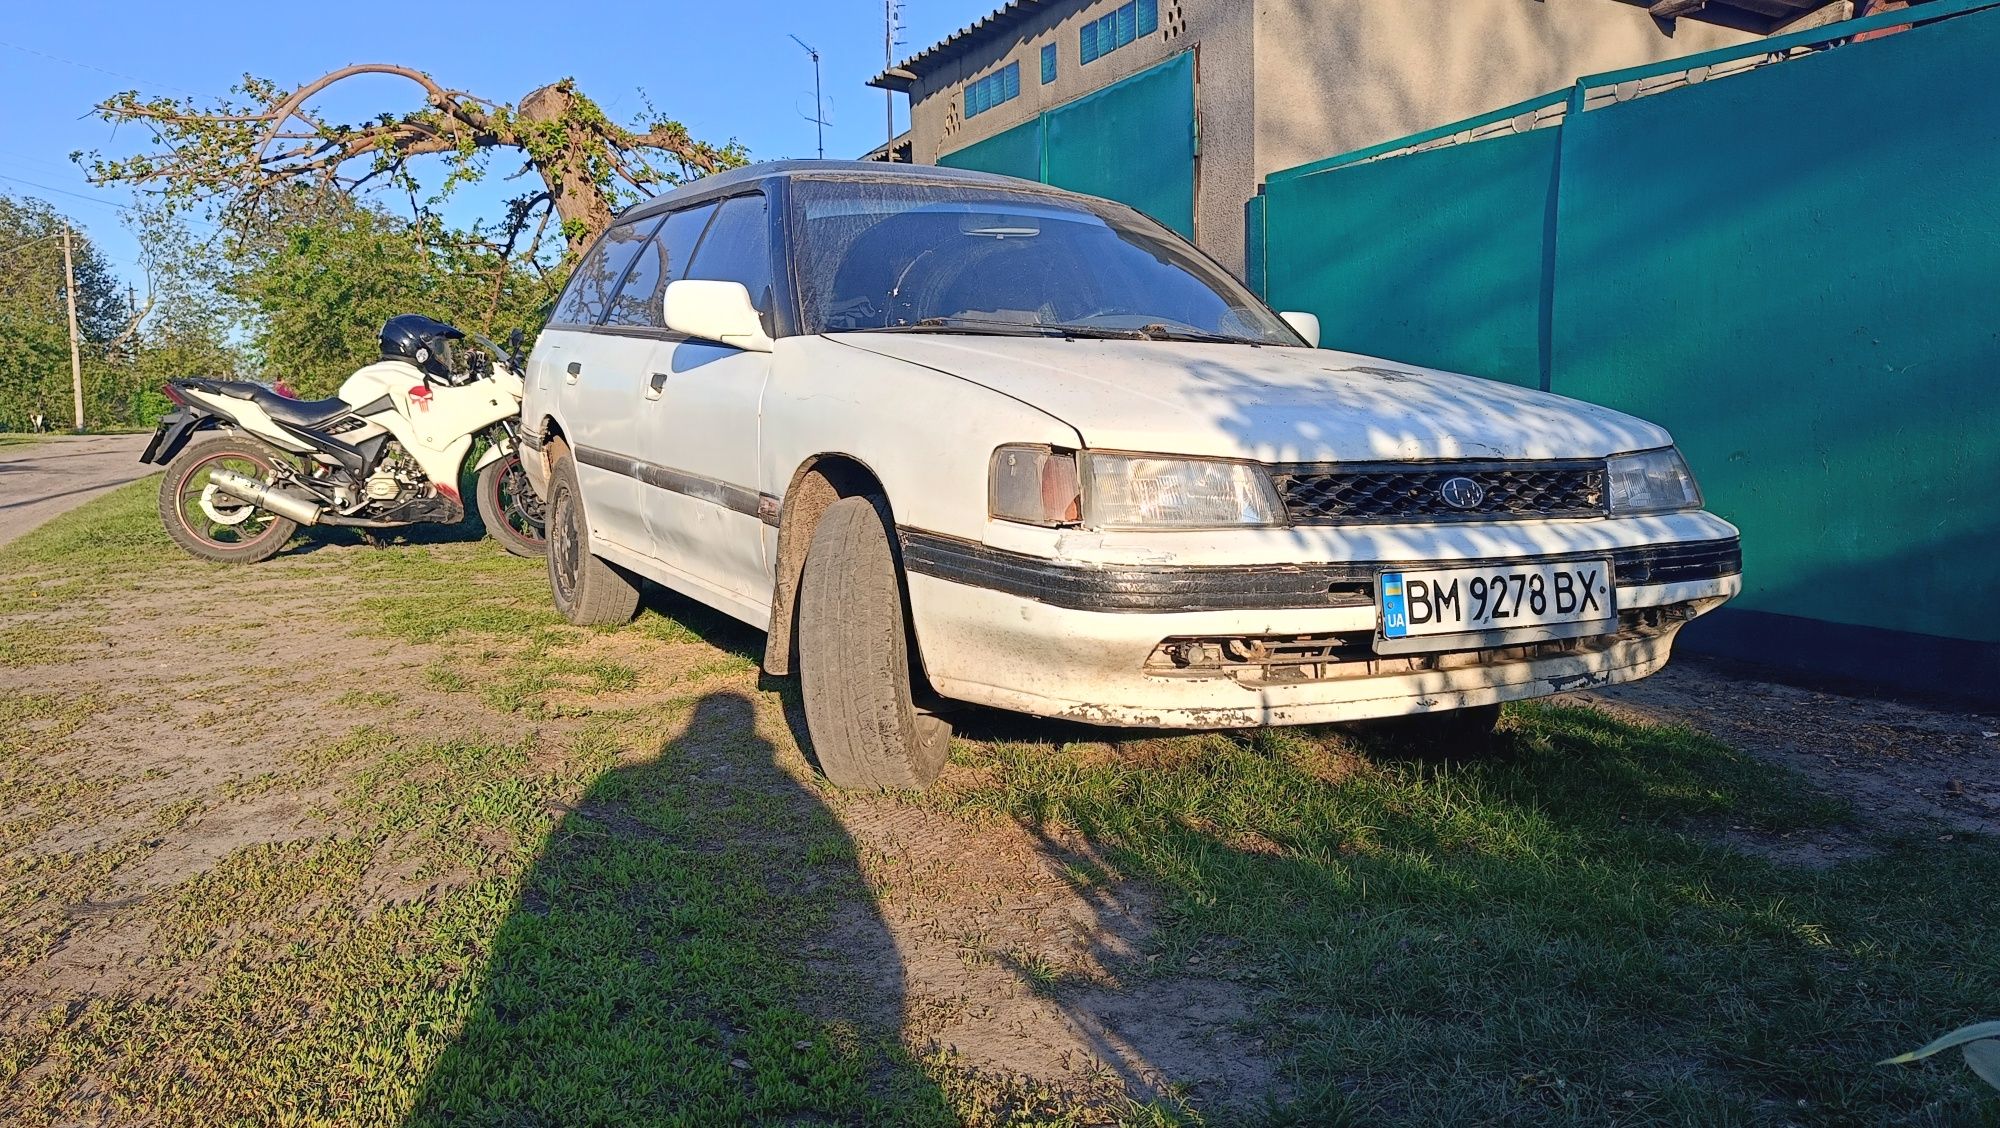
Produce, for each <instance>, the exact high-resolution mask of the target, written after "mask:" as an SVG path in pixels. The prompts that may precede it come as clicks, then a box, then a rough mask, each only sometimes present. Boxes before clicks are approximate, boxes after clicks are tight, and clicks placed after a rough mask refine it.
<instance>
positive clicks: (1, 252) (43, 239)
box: [0, 231, 62, 255]
mask: <svg viewBox="0 0 2000 1128" xmlns="http://www.w3.org/2000/svg"><path fill="white" fill-rule="evenodd" d="M60 238H62V233H61V232H60V231H58V232H57V233H55V234H54V235H44V236H42V237H41V238H39V239H30V240H28V241H27V242H25V243H16V244H14V245H13V246H11V247H7V248H5V249H0V255H11V254H13V253H14V252H15V251H18V250H20V249H21V248H23V247H32V246H34V245H35V244H36V243H46V242H48V241H49V240H50V239H60Z"/></svg>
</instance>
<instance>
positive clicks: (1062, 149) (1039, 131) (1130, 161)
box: [938, 51, 1195, 237]
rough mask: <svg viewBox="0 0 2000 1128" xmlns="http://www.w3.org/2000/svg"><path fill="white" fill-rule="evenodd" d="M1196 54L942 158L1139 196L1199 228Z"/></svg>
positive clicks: (1149, 208) (1140, 203)
mask: <svg viewBox="0 0 2000 1128" xmlns="http://www.w3.org/2000/svg"><path fill="white" fill-rule="evenodd" d="M1194 157H1195V117H1194V53H1193V52H1191V51H1184V52H1182V53H1181V54H1179V55H1176V56H1174V57H1173V58H1171V59H1168V60H1167V61H1166V62H1163V63H1159V64H1157V65H1155V66H1152V67H1148V68H1147V69H1145V70H1143V71H1140V72H1139V73H1137V74H1134V75H1131V76H1129V77H1126V78H1123V79H1120V80H1119V81H1117V82H1115V83H1112V84H1111V85H1110V86H1107V87H1105V88H1104V89H1102V90H1098V91H1095V92H1093V93H1091V94H1087V95H1085V96H1083V97H1081V98H1078V99H1076V100H1075V101H1071V102H1065V103H1063V104H1062V105H1060V106H1057V107H1055V108H1054V109H1052V110H1048V111H1046V112H1044V113H1042V114H1040V115H1038V116H1037V117H1036V118H1035V120H1033V121H1029V122H1024V123H1022V124H1021V125H1017V126H1015V127H1014V128H1012V129H1010V130H1008V131H1006V132H1005V133H1000V134H997V135H995V136H992V137H989V138H986V139H985V140H983V141H979V142H975V143H974V144H971V145H968V146H966V147H965V148H963V149H958V150H955V151H953V152H950V153H945V154H943V155H942V156H940V157H938V163H939V164H941V165H949V166H951V167H953V168H970V169H978V170H980V171H982V172H997V173H1000V174H1002V175H1005V176H1018V177H1021V178H1022V179H1024V180H1039V181H1041V182H1043V183H1045V184H1053V185H1056V186H1057V187H1059V188H1068V189H1070V190H1072V191H1076V192H1087V193H1089V194H1091V195H1093V196H1103V197H1105V198H1107V199H1112V200H1117V201H1119V202H1121V203H1126V204H1130V205H1132V206H1133V207H1135V208H1137V209H1139V210H1140V211H1142V212H1145V213H1146V214H1147V215H1149V216H1152V217H1153V218H1154V219H1156V220H1159V221H1160V222H1161V223H1163V224H1166V225H1167V226H1168V227H1171V228H1173V229H1174V230H1175V231H1178V232H1180V233H1181V234H1182V235H1186V236H1189V237H1192V236H1193V234H1194Z"/></svg>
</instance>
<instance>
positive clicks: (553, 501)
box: [548, 443, 639, 627]
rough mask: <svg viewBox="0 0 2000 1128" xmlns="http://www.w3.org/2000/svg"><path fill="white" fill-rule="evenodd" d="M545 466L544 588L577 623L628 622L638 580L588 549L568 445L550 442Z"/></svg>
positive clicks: (634, 607) (633, 609)
mask: <svg viewBox="0 0 2000 1128" xmlns="http://www.w3.org/2000/svg"><path fill="white" fill-rule="evenodd" d="M550 456H551V462H552V463H553V465H551V466H550V467H549V505H548V517H549V526H548V538H549V540H548V557H549V593H550V594H551V595H552V596H553V597H554V599H555V604H556V610H557V611H559V612H561V613H562V617H563V618H565V619H568V620H569V621H570V622H572V623H575V624H576V625H577V626H579V627H602V626H612V625H616V624H618V623H629V622H631V621H632V616H633V615H635V614H637V613H638V611H639V584H638V582H637V581H636V580H634V579H633V578H632V576H631V575H630V574H628V573H627V572H626V571H625V570H624V569H622V568H620V567H618V566H617V565H616V564H612V563H609V562H608V561H605V560H603V559H601V558H599V557H597V556H595V555H593V554H592V553H591V551H590V526H589V524H588V523H587V522H586V521H585V520H584V516H583V493H582V491H581V490H579V489H577V485H576V463H575V462H574V461H573V460H571V458H570V454H569V447H567V446H565V445H563V444H561V443H556V444H553V445H552V448H551V451H550Z"/></svg>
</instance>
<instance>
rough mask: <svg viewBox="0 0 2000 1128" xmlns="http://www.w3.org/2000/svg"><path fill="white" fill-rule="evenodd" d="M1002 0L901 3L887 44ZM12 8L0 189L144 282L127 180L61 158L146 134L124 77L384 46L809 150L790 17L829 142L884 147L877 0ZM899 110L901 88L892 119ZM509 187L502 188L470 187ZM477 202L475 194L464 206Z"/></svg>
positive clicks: (503, 91) (345, 56) (204, 0)
mask: <svg viewBox="0 0 2000 1128" xmlns="http://www.w3.org/2000/svg"><path fill="white" fill-rule="evenodd" d="M999 3H1000V0H905V3H904V4H903V24H904V29H905V30H904V32H903V36H902V38H903V41H904V42H903V45H902V46H901V47H899V48H898V50H897V57H898V58H899V59H901V58H907V57H908V56H909V55H911V54H914V53H915V52H917V51H919V50H921V49H923V48H924V47H927V46H929V45H930V44H932V43H934V42H936V41H937V40H939V39H942V38H944V37H945V36H946V35H949V34H950V33H951V32H953V31H955V30H957V29H958V28H960V27H963V26H965V25H966V24H968V23H971V22H973V21H975V20H977V19H978V18H980V17H981V16H983V15H985V14H986V13H988V12H990V11H992V10H993V9H994V8H996V7H998V6H999ZM9 7H10V9H11V12H10V16H9V18H8V19H7V20H6V21H5V23H4V24H0V106H5V107H7V108H6V110H5V111H4V116H0V191H4V192H6V193H8V194H11V195H27V196H38V197H40V198H42V199H45V200H47V201H48V202H49V203H50V204H52V205H54V206H55V207H56V208H58V209H59V210H61V211H63V212H64V213H66V214H68V215H69V216H70V217H71V218H72V219H74V220H75V221H76V222H77V223H78V224H80V225H81V226H83V227H84V228H85V229H86V230H87V231H88V232H89V233H90V236H91V238H93V239H94V240H96V241H97V243H98V245H99V246H100V247H102V248H103V249H104V250H105V252H106V253H107V254H108V255H109V256H110V257H111V259H112V260H113V261H114V262H115V263H116V265H117V267H118V269H119V270H120V272H121V273H123V274H125V275H127V276H128V277H129V278H131V280H133V281H135V282H139V283H141V284H143V278H142V277H141V275H140V273H139V268H138V266H137V261H138V248H137V243H136V242H135V241H134V240H133V239H132V237H131V236H130V235H129V234H128V233H127V232H126V231H125V230H124V229H123V227H122V224H121V222H120V221H121V218H122V213H121V212H120V211H119V210H118V207H116V206H114V205H122V204H129V203H130V202H131V199H132V194H131V192H129V191H128V190H125V189H122V188H97V187H92V186H91V185H89V184H88V183H87V182H86V181H85V179H84V175H83V172H82V170H80V169H79V168H77V167H76V166H75V165H72V164H71V163H70V162H69V154H70V152H71V151H73V150H76V149H99V150H104V151H106V152H108V153H113V154H121V153H125V152H128V151H131V150H132V147H133V146H134V145H136V144H138V143H139V142H140V140H141V138H140V137H139V136H138V135H137V134H136V131H134V130H131V129H129V128H127V129H126V130H124V131H123V132H122V133H120V134H114V133H113V130H112V128H111V126H109V125H107V124H106V123H104V122H102V121H98V120H97V119H95V118H94V117H92V116H91V113H90V111H91V107H92V106H93V105H95V104H96V103H97V102H98V101H99V100H101V99H103V98H104V97H106V96H107V95H110V94H113V93H116V92H118V91H120V90H127V89H134V88H136V89H139V90H141V91H142V92H145V93H147V94H169V95H176V96H179V95H186V94H194V95H197V96H199V95H213V94H222V93H226V92H227V91H228V89H229V87H230V86H231V85H232V84H233V83H235V82H236V81H238V79H239V78H240V76H241V75H242V74H243V73H244V72H246V71H248V72H250V73H252V74H256V75H259V76H261V77H265V78H269V79H272V80H274V81H276V82H278V83H279V84H280V85H287V86H289V85H295V84H297V83H301V82H304V81H306V80H308V79H311V78H315V77H317V76H319V75H320V74H322V73H324V72H326V71H328V70H331V69H333V68H335V67H339V66H343V65H346V64H348V63H357V62H394V63H403V64H406V65H410V66H415V67H418V68H421V69H424V70H428V71H429V72H430V73H431V74H432V75H433V76H435V77H436V78H437V79H438V80H439V81H440V82H442V83H443V84H444V85H446V86H449V87H456V88H458V89H462V90H469V91H471V92H473V93H475V94H477V95H479V96H481V97H485V98H492V99H495V100H498V101H506V102H511V101H514V100H515V99H517V98H519V97H520V96H521V95H523V94H525V93H527V92H528V91H529V90H531V89H533V88H535V87H536V86H539V85H542V84H543V83H545V82H550V81H553V80H555V79H557V78H560V77H562V76H564V75H569V76H574V77H575V78H576V79H577V82H578V85H579V86H580V87H581V88H582V89H583V90H584V91H585V92H587V93H589V94H590V95H591V96H592V97H595V98H597V99H598V100H599V102H600V103H601V104H603V105H604V107H605V108H606V110H607V111H608V112H609V113H610V114H611V115H612V116H613V117H614V118H619V119H621V120H629V119H630V118H631V117H633V116H635V115H637V114H638V113H639V112H640V111H641V109H642V105H643V103H642V101H641V96H640V92H641V91H642V90H643V91H644V94H645V96H646V97H647V98H649V99H650V100H651V101H652V103H653V105H654V106H655V107H657V108H658V109H659V110H660V111H662V112H664V113H666V114H668V115H670V116H673V117H677V118H679V119H680V120H681V121H683V122H685V123H686V124H687V125H688V127H689V128H690V129H691V130H692V131H693V132H694V134H695V135H696V136H697V137H701V138H704V139H708V140H714V141H724V140H728V139H730V138H732V137H733V138H735V139H737V140H740V141H742V142H743V143H744V144H745V145H747V146H749V148H750V152H751V155H752V157H753V158H755V159H766V158H776V157H810V156H812V155H813V153H814V147H815V140H814V126H813V125H812V123H811V122H810V121H808V120H806V118H807V116H808V115H810V114H811V112H812V89H813V76H812V64H811V61H810V60H809V59H808V58H807V57H806V54H805V52H804V51H803V50H801V49H800V48H799V46H798V45H797V44H796V43H793V42H792V41H791V40H790V39H789V38H787V34H788V33H789V34H796V35H798V36H799V37H800V38H801V39H803V40H805V41H806V42H807V43H810V44H812V45H813V46H814V47H817V48H818V49H819V51H820V53H821V55H822V64H821V65H822V67H823V68H824V81H825V89H826V94H827V98H828V100H829V102H830V103H831V113H830V115H829V116H830V117H831V119H832V122H833V124H832V126H831V127H830V128H828V129H827V131H826V151H827V155H828V156H829V157H851V156H856V155H859V154H860V153H863V152H865V151H867V150H868V149H869V148H871V147H873V146H875V145H877V144H880V143H881V141H882V139H883V135H884V129H885V125H886V123H885V121H884V113H883V95H882V92H881V91H879V90H871V89H869V88H867V87H865V86H863V85H862V83H864V82H865V81H866V80H867V79H868V78H869V77H871V76H873V75H875V74H876V73H878V72H879V71H880V70H881V69H882V0H728V2H718V0H652V2H650V3H643V2H637V0H600V2H595V3H557V4H547V3H526V2H523V0H486V2H483V3H478V4H472V3H463V2H460V0H444V2H442V3H431V4H417V3H414V2H412V0H396V2H391V0H343V2H341V3H337V4H320V3H306V4H284V3H272V2H271V0H256V2H250V0H181V2H179V3H174V2H172V0H169V2H168V3H160V2H159V0H59V2H57V3H49V4H19V5H10V6H9ZM334 93H335V94H337V95H338V96H337V97H336V96H334V95H333V94H330V95H329V97H328V98H326V99H323V100H322V101H321V102H320V103H319V104H320V105H321V106H322V107H324V108H325V109H326V111H327V113H328V114H329V115H330V119H331V120H335V121H339V120H355V119H358V118H360V117H362V116H365V115H367V114H369V113H372V112H375V111H380V110H388V109H403V108H414V107H415V106H416V105H417V101H416V97H415V94H416V88H415V87H413V86H410V85H408V84H407V83H404V82H402V81H401V80H399V79H392V78H386V77H372V76H367V77H363V78H360V79H357V80H351V81H350V82H349V83H346V84H343V87H342V88H340V89H339V90H337V91H336V92H334ZM907 124H908V120H907V116H906V112H905V107H904V106H903V105H902V99H901V98H900V97H898V99H897V127H898V128H899V129H900V128H903V127H904V126H906V125H907ZM503 167H505V166H502V165H500V164H498V163H496V164H495V166H494V168H495V170H496V171H500V170H501V169H502V168H503ZM432 183H435V180H433V181H432ZM70 193H73V194H70ZM506 194H508V188H507V187H501V188H496V189H494V190H493V191H492V192H491V193H487V194H483V198H484V199H493V198H500V197H504V195H506ZM481 203H482V197H481V196H474V197H470V198H468V199H467V200H466V201H465V202H464V205H463V206H464V207H473V208H476V207H478V206H480V204H481Z"/></svg>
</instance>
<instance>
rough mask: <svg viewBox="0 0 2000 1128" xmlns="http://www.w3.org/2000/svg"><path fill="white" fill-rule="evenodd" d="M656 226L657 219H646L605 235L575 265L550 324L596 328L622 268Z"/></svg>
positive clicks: (623, 268) (620, 276)
mask: <svg viewBox="0 0 2000 1128" xmlns="http://www.w3.org/2000/svg"><path fill="white" fill-rule="evenodd" d="M659 225H660V221H659V220H657V219H650V218H649V219H642V220H639V221H637V222H636V223H621V224H618V225H617V226H615V227H613V228H612V229H611V230H609V231H607V232H605V233H604V238H602V239H600V240H598V242H597V246H595V247H593V248H591V250H590V253H589V254H588V255H585V256H584V259H583V261H582V262H580V263H578V264H577V265H576V273H574V274H572V275H570V279H569V288H568V289H565V290H564V291H563V296H562V301H560V302H558V303H557V304H556V312H555V316H554V317H552V318H550V321H552V322H554V323H555V324H557V325H595V324H597V323H598V322H599V321H602V320H603V319H604V314H605V310H606V309H607V308H608V307H609V306H610V305H611V295H612V294H613V293H614V292H616V291H617V289H618V283H619V280H620V279H622V278H624V277H625V269H626V268H627V267H629V266H631V265H632V260H633V258H634V257H635V256H637V255H638V253H639V250H640V248H642V247H644V246H645V245H646V240H647V239H648V238H651V237H652V234H653V231H654V229H655V228H657V227H659Z"/></svg>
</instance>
